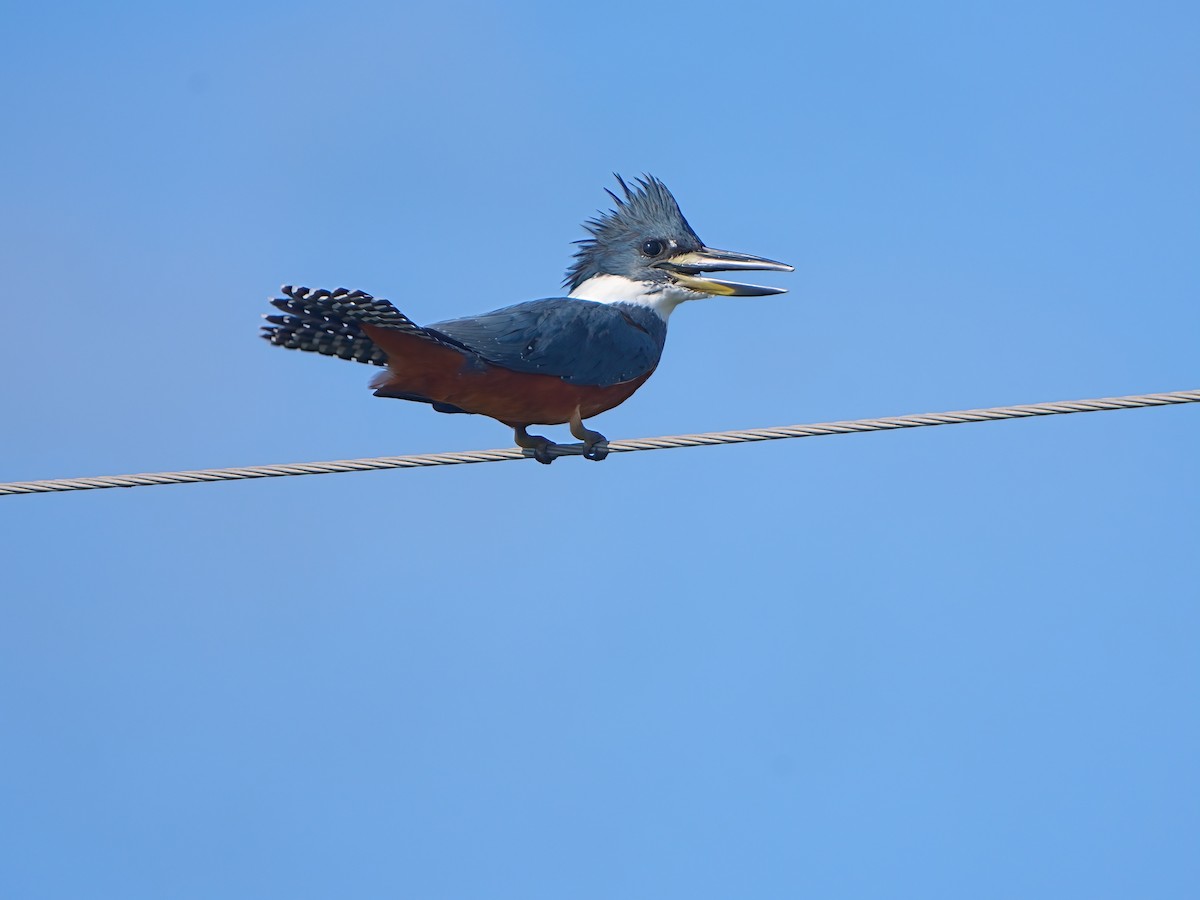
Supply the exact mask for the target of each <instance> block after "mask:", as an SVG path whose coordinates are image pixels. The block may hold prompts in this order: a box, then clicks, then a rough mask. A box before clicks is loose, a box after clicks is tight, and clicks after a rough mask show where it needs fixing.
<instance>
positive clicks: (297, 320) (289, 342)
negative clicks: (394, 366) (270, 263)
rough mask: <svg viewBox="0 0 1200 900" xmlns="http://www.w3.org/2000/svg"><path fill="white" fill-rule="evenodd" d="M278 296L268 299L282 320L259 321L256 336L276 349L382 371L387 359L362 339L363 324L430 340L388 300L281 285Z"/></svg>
mask: <svg viewBox="0 0 1200 900" xmlns="http://www.w3.org/2000/svg"><path fill="white" fill-rule="evenodd" d="M282 292H283V294H284V295H285V296H284V297H279V298H276V299H273V300H272V301H271V304H272V305H273V306H275V307H276V308H278V309H279V310H281V311H282V312H284V313H286V315H282V316H278V315H273V316H264V317H263V318H264V319H266V320H267V322H268V323H269V324H267V325H264V326H263V334H262V337H263V338H265V339H266V340H268V341H270V342H271V343H272V344H275V345H276V346H278V347H286V348H288V349H291V350H306V351H309V352H311V353H321V354H324V355H325V356H336V357H338V358H340V359H348V360H353V361H354V362H360V363H366V364H368V365H373V366H386V365H387V354H386V353H385V352H384V351H383V350H382V349H381V348H380V347H379V346H378V345H377V344H376V343H375V342H374V341H372V340H371V339H370V338H369V337H367V335H366V333H365V332H364V331H363V329H362V326H363V325H374V326H377V327H379V328H387V329H390V330H396V331H403V332H407V333H409V334H412V335H414V336H417V337H428V339H430V340H436V338H433V337H432V336H431V335H428V333H427V332H426V331H425V329H423V328H421V327H420V326H419V325H416V324H415V323H413V321H412V320H411V319H409V318H408V317H407V316H406V315H404V314H403V313H402V312H400V310H398V309H396V307H395V306H393V305H392V304H391V303H390V302H389V301H387V300H380V299H376V298H374V297H372V296H371V295H370V294H367V293H365V292H363V291H350V290H347V289H346V288H338V289H337V290H336V291H325V290H309V289H308V288H306V287H293V286H292V285H284V286H283V288H282Z"/></svg>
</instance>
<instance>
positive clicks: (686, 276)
mask: <svg viewBox="0 0 1200 900" xmlns="http://www.w3.org/2000/svg"><path fill="white" fill-rule="evenodd" d="M656 265H657V266H658V267H659V268H660V269H666V270H667V272H669V273H670V275H671V278H672V279H673V280H674V281H675V282H676V283H677V284H679V285H682V286H683V287H685V288H690V289H691V290H693V291H701V292H702V293H705V294H717V295H719V296H722V297H765V296H767V295H769V294H783V293H786V292H787V288H777V287H763V286H761V285H757V284H741V283H740V282H737V281H724V280H723V279H720V278H703V277H700V276H701V273H704V272H739V271H753V270H766V271H770V272H794V271H795V268H796V267H795V266H789V265H788V264H787V263H781V262H776V261H775V260H773V259H764V258H763V257H761V256H751V255H750V254H749V253H735V252H733V251H732V250H713V249H712V248H710V247H701V248H700V249H699V250H690V251H688V252H687V253H680V254H679V255H678V256H672V257H671V258H670V259H664V260H663V261H662V262H660V263H657V264H656Z"/></svg>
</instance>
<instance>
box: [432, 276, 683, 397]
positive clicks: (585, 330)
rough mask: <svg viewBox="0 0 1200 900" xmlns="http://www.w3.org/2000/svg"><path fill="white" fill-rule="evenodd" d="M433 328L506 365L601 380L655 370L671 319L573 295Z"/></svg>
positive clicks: (519, 369) (604, 383)
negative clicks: (667, 321) (579, 298)
mask: <svg viewBox="0 0 1200 900" xmlns="http://www.w3.org/2000/svg"><path fill="white" fill-rule="evenodd" d="M428 330H429V331H433V332H436V333H438V334H441V335H445V336H446V337H448V338H450V339H451V340H452V341H454V342H455V343H458V344H461V345H462V346H464V347H466V348H468V349H470V350H472V351H474V352H475V353H477V354H479V356H481V357H483V359H485V360H487V361H488V362H490V363H492V364H493V365H497V366H502V367H503V368H505V369H512V370H513V371H515V372H530V373H536V374H542V375H555V376H558V377H559V378H561V379H563V381H567V382H570V383H571V384H587V385H599V386H607V385H610V384H619V383H620V382H623V381H630V380H632V379H634V378H638V377H640V376H642V375H645V374H646V373H648V372H650V371H652V370H653V369H654V367H655V366H657V365H658V360H659V358H660V357H661V356H662V349H663V345H664V344H665V343H666V339H667V325H666V323H665V322H664V321H663V320H662V319H661V318H659V316H658V315H657V314H656V313H655V312H653V311H652V310H649V309H646V308H645V307H641V306H633V305H631V304H626V303H594V302H592V301H591V300H574V299H570V298H567V297H555V298H551V299H548V300H532V301H530V302H528V303H519V304H517V305H516V306H509V307H506V308H504V309H498V310H496V311H495V312H490V313H484V314H483V315H480V316H469V317H467V318H464V319H450V320H449V321H447V322H437V323H435V324H433V325H430V326H429V328H428Z"/></svg>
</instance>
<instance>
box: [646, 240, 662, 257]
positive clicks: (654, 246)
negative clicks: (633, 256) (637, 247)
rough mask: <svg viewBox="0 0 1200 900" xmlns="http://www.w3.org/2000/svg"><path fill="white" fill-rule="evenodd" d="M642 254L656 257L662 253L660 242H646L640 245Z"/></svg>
mask: <svg viewBox="0 0 1200 900" xmlns="http://www.w3.org/2000/svg"><path fill="white" fill-rule="evenodd" d="M642 252H643V253H645V254H646V255H647V256H658V254H660V253H662V252H663V243H662V241H646V243H644V244H642Z"/></svg>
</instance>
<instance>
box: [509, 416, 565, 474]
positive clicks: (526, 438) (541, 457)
mask: <svg viewBox="0 0 1200 900" xmlns="http://www.w3.org/2000/svg"><path fill="white" fill-rule="evenodd" d="M513 440H515V441H516V442H517V446H518V447H520V448H522V449H523V450H532V451H533V458H534V459H536V460H537V461H538V462H540V463H542V464H543V465H547V466H548V465H550V463H552V462H554V457H553V456H552V455H551V453H550V448H551V447H557V446H558V445H557V444H555V443H554V441H552V440H550V438H548V437H543V436H542V435H540V434H530V433H529V432H528V431H526V430H525V427H524V426H522V427H520V428H514V429H513Z"/></svg>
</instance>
